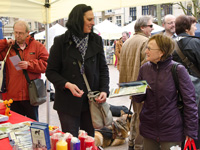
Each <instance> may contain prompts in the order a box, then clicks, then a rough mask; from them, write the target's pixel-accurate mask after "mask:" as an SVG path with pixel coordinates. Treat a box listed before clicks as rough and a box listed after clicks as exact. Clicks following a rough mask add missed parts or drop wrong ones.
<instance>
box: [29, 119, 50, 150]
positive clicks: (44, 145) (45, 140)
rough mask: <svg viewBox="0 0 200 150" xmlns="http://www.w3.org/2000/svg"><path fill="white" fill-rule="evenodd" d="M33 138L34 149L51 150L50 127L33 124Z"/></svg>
mask: <svg viewBox="0 0 200 150" xmlns="http://www.w3.org/2000/svg"><path fill="white" fill-rule="evenodd" d="M30 129H31V137H32V143H33V149H37V148H41V149H47V150H50V149H51V144H50V136H49V126H48V124H47V123H41V122H33V123H31V127H30Z"/></svg>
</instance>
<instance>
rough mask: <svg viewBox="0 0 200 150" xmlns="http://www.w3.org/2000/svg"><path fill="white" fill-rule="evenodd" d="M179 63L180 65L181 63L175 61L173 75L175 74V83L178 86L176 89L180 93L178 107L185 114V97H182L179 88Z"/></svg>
mask: <svg viewBox="0 0 200 150" xmlns="http://www.w3.org/2000/svg"><path fill="white" fill-rule="evenodd" d="M178 65H179V63H174V64H173V66H172V69H171V71H172V76H173V79H174V83H175V86H176V89H177V94H178V101H177V107H178V109H179V110H180V112H181V115H182V116H183V99H182V96H181V92H180V90H179V80H178V75H177V73H176V70H177V69H176V68H177V66H178Z"/></svg>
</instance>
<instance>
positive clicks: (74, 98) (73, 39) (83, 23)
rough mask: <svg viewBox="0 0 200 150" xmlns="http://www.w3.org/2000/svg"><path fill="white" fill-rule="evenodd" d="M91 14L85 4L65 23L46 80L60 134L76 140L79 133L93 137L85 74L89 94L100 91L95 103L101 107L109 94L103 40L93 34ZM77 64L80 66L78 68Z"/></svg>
mask: <svg viewBox="0 0 200 150" xmlns="http://www.w3.org/2000/svg"><path fill="white" fill-rule="evenodd" d="M93 26H94V14H93V11H92V8H91V7H90V6H87V5H85V4H79V5H76V6H75V7H74V8H73V9H72V11H71V12H70V14H69V19H68V21H67V23H66V27H67V28H68V30H67V31H66V32H65V33H64V34H62V35H60V36H58V37H55V39H54V44H53V46H52V47H51V49H50V56H49V59H48V65H47V70H46V76H47V78H48V79H49V81H51V82H52V83H53V84H54V87H55V100H54V106H53V108H54V109H55V110H56V111H57V113H58V116H59V119H60V123H61V127H62V131H63V132H70V133H71V134H72V135H73V136H76V137H78V131H79V129H81V130H85V131H86V132H87V133H88V135H90V136H94V128H93V125H92V120H91V114H90V110H89V103H88V98H87V93H88V91H87V88H86V84H85V82H84V80H83V76H82V75H83V73H85V75H86V77H87V79H88V82H89V85H90V88H91V90H92V91H100V96H99V97H97V98H96V101H97V102H99V103H103V102H105V101H106V98H107V96H108V94H109V71H108V66H107V63H106V59H105V55H104V49H103V42H102V38H101V37H100V36H98V35H97V34H95V33H93V30H92V28H93ZM78 61H80V62H81V68H80V67H79V64H78Z"/></svg>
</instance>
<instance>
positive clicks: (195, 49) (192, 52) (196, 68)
mask: <svg viewBox="0 0 200 150" xmlns="http://www.w3.org/2000/svg"><path fill="white" fill-rule="evenodd" d="M196 22H197V21H196V18H195V17H193V16H187V15H180V16H178V17H177V18H176V21H175V26H176V34H177V35H178V37H177V39H176V40H177V47H176V48H175V51H174V53H173V60H174V61H176V62H179V63H181V64H183V65H184V66H185V67H186V68H187V71H188V72H189V74H190V79H191V80H192V83H193V85H194V88H195V96H196V103H197V106H198V124H199V126H198V139H197V140H195V144H196V146H197V149H199V148H200V102H199V101H200V38H198V37H195V31H196V30H197V28H196ZM182 57H183V58H182ZM185 58H186V59H185ZM185 60H187V61H185ZM188 64H189V65H188Z"/></svg>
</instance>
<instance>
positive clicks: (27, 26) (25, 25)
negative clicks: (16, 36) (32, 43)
mask: <svg viewBox="0 0 200 150" xmlns="http://www.w3.org/2000/svg"><path fill="white" fill-rule="evenodd" d="M16 24H19V25H20V26H24V27H25V28H26V32H29V31H30V29H29V25H28V23H27V22H26V21H22V20H18V21H16V22H15V23H14V25H13V29H14V27H15V25H16Z"/></svg>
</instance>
